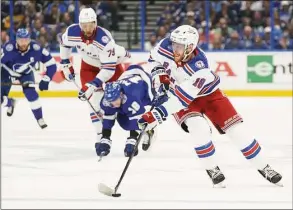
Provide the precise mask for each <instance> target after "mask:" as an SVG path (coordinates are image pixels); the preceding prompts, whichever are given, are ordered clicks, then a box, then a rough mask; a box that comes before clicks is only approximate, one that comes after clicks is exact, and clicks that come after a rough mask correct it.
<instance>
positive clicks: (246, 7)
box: [240, 1, 253, 25]
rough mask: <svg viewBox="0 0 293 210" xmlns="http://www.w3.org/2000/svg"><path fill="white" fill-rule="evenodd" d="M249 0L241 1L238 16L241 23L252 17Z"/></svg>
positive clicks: (249, 20)
mask: <svg viewBox="0 0 293 210" xmlns="http://www.w3.org/2000/svg"><path fill="white" fill-rule="evenodd" d="M251 4H252V2H251V1H242V7H241V10H240V18H241V22H242V25H247V22H251V19H252V17H253V11H252V10H251V8H250V7H251Z"/></svg>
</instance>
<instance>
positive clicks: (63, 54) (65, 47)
mask: <svg viewBox="0 0 293 210" xmlns="http://www.w3.org/2000/svg"><path fill="white" fill-rule="evenodd" d="M70 27H72V25H71V26H69V27H67V29H66V31H65V32H64V34H62V36H61V41H60V58H61V59H62V60H63V59H69V58H70V55H71V51H72V47H75V45H74V43H73V42H70V41H69V40H68V30H69V28H70Z"/></svg>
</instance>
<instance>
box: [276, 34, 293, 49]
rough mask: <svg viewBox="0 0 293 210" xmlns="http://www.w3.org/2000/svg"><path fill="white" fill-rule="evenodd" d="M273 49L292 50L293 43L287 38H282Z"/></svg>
mask: <svg viewBox="0 0 293 210" xmlns="http://www.w3.org/2000/svg"><path fill="white" fill-rule="evenodd" d="M275 47H276V49H280V50H293V42H292V40H290V39H289V36H282V37H281V39H280V40H279V42H278V44H277V45H276V46H275Z"/></svg>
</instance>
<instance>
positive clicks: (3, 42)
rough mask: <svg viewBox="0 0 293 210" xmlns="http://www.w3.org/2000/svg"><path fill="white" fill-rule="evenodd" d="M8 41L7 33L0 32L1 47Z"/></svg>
mask: <svg viewBox="0 0 293 210" xmlns="http://www.w3.org/2000/svg"><path fill="white" fill-rule="evenodd" d="M8 41H9V36H8V33H7V31H1V47H2V46H3V45H4V44H5V43H6V42H8Z"/></svg>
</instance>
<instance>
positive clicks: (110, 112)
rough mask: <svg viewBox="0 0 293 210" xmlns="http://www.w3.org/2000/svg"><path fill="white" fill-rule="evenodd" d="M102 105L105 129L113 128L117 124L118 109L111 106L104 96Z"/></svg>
mask: <svg viewBox="0 0 293 210" xmlns="http://www.w3.org/2000/svg"><path fill="white" fill-rule="evenodd" d="M100 106H101V109H102V110H103V111H104V115H103V129H110V130H111V129H112V127H113V126H114V124H115V119H116V113H117V109H115V108H112V107H110V105H109V104H108V102H107V101H106V100H104V98H103V99H102V100H101V103H100Z"/></svg>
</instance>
